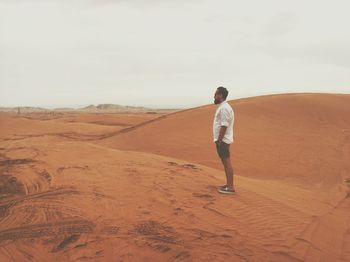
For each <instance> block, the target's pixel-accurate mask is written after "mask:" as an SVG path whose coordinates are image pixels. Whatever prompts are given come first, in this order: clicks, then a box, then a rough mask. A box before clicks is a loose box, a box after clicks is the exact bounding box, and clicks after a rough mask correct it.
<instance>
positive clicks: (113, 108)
mask: <svg viewBox="0 0 350 262" xmlns="http://www.w3.org/2000/svg"><path fill="white" fill-rule="evenodd" d="M149 110H152V111H159V110H156V109H151V108H146V107H141V106H122V105H117V104H98V105H97V106H95V105H89V106H86V107H82V108H77V109H75V108H69V107H62V108H55V109H47V108H42V107H29V106H19V107H0V112H14V113H17V112H20V113H30V112H38V113H40V112H43V113H44V112H53V111H66V112H71V111H74V112H77V111H78V112H94V113H96V112H99V113H103V112H130V111H131V112H136V111H149ZM162 110H163V111H164V110H165V111H166V110H167V109H162Z"/></svg>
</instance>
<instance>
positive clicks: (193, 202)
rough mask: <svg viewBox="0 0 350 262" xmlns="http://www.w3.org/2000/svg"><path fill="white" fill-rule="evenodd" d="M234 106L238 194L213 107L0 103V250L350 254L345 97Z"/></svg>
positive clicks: (229, 256)
mask: <svg viewBox="0 0 350 262" xmlns="http://www.w3.org/2000/svg"><path fill="white" fill-rule="evenodd" d="M230 104H231V105H232V106H233V108H234V110H235V117H236V119H235V127H234V128H235V143H234V144H233V145H232V146H231V152H232V164H233V167H234V170H235V184H236V189H237V194H236V195H234V196H232V195H230V196H228V195H221V194H219V193H217V191H216V186H217V185H220V184H222V183H224V182H225V179H224V177H225V176H224V173H223V170H222V166H221V164H220V161H219V159H218V157H217V155H216V152H215V147H214V144H213V143H212V134H211V124H212V118H213V113H214V110H215V105H208V106H203V107H199V108H194V109H190V110H184V111H180V112H176V113H173V114H169V115H167V116H164V115H162V116H161V117H160V118H159V119H156V120H155V118H156V117H157V115H147V114H136V115H135V114H115V115H109V114H108V115H107V114H100V115H97V114H72V115H67V114H61V115H56V116H46V117H37V115H35V114H31V115H26V117H27V118H26V117H23V116H22V117H17V116H16V115H14V114H5V113H3V114H0V126H1V129H0V161H1V162H0V185H1V186H0V261H81V260H82V261H84V260H87V261H350V197H349V195H350V194H349V193H348V192H349V186H350V161H349V160H350V117H349V115H350V95H331V94H287V95H274V96H262V97H253V98H248V99H240V100H235V101H230ZM72 121H74V122H72ZM142 123H144V124H142Z"/></svg>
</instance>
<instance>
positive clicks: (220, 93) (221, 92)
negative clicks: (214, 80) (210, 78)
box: [214, 86, 228, 105]
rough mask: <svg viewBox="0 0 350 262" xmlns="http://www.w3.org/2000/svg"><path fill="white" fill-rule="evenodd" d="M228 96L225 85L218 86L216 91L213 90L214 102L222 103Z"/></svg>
mask: <svg viewBox="0 0 350 262" xmlns="http://www.w3.org/2000/svg"><path fill="white" fill-rule="evenodd" d="M227 96H228V91H227V89H226V88H225V87H223V86H219V87H218V88H217V89H216V92H215V95H214V104H216V105H217V104H220V103H222V102H223V101H225V100H226V98H227Z"/></svg>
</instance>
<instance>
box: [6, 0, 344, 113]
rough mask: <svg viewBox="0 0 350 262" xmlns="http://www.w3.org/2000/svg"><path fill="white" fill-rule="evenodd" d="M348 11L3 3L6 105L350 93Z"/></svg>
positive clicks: (89, 0) (296, 5) (39, 0)
mask: <svg viewBox="0 0 350 262" xmlns="http://www.w3.org/2000/svg"><path fill="white" fill-rule="evenodd" d="M349 10H350V1H348V0H328V1H325V0H289V1H283V0H278V1H277V0H276V1H275V0H245V1H238V0H237V1H236V0H173V1H170V0H115V1H113V0H100V1H99V0H0V91H1V92H0V93H1V95H0V106H18V105H21V106H43V107H63V106H71V107H79V106H84V105H89V104H95V105H96V104H100V103H113V104H122V105H135V106H138V105H139V106H149V107H169V108H171V107H172V108H174V107H193V106H198V105H204V104H209V103H212V102H213V94H214V92H215V89H216V87H218V86H221V85H222V86H225V87H227V88H228V90H229V97H228V99H229V100H231V99H236V98H240V97H248V96H256V95H262V94H272V93H290V92H327V93H350V29H349V28H350V16H349Z"/></svg>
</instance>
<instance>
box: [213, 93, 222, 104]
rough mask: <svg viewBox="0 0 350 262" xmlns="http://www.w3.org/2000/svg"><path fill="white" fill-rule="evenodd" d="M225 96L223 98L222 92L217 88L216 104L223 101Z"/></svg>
mask: <svg viewBox="0 0 350 262" xmlns="http://www.w3.org/2000/svg"><path fill="white" fill-rule="evenodd" d="M222 100H223V98H222V94H220V93H219V92H218V90H216V92H215V94H214V104H215V105H217V104H220V103H221V102H222Z"/></svg>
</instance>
